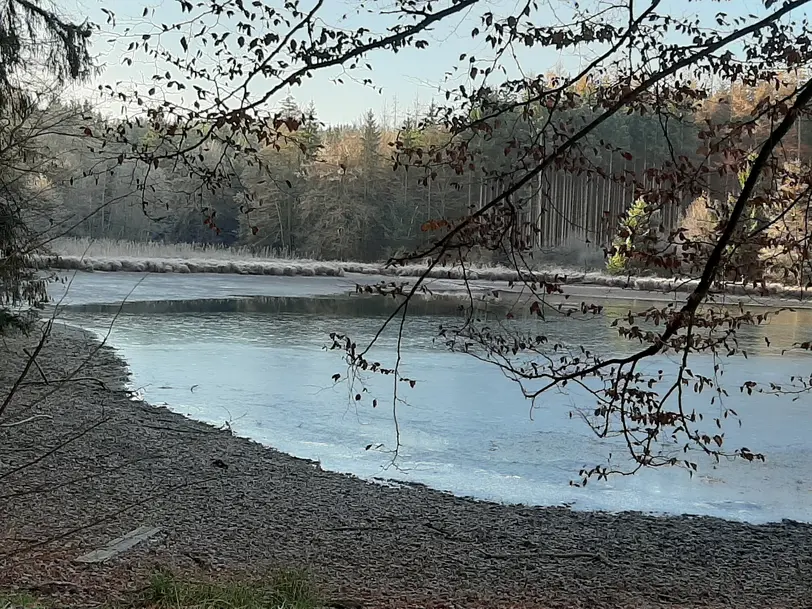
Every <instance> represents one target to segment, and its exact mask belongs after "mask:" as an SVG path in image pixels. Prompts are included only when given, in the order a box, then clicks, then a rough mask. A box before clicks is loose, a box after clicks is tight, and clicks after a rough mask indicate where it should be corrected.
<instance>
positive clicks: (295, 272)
mask: <svg viewBox="0 0 812 609" xmlns="http://www.w3.org/2000/svg"><path fill="white" fill-rule="evenodd" d="M34 262H35V264H36V265H37V267H38V268H43V269H44V268H50V269H56V270H76V271H86V272H94V271H100V272H116V271H124V272H131V273H132V272H134V273H222V274H239V275H280V276H287V277H295V276H303V277H344V276H345V275H347V274H353V273H355V274H360V275H383V276H388V277H404V278H416V277H421V276H423V275H424V274H425V276H426V277H428V278H431V279H451V280H458V281H462V280H463V279H467V280H469V281H494V282H511V281H513V282H518V281H521V280H522V279H523V277H524V278H526V279H529V280H533V281H547V282H557V283H562V284H567V285H591V286H602V287H610V288H622V289H629V290H637V291H643V292H659V293H662V294H667V293H673V292H689V291H691V290H692V289H693V288H694V287H695V286H696V283H697V282H696V281H686V280H684V279H679V280H675V279H669V278H664V277H627V276H614V275H608V274H605V273H600V272H594V271H593V272H583V271H577V270H573V269H563V268H544V269H541V270H536V269H534V270H532V271H530V270H525V271H523V272H522V273H520V272H518V271H516V270H515V269H511V268H507V267H499V266H477V265H466V266H465V267H462V266H459V265H456V266H440V265H438V266H435V267H433V268H431V269H428V268H427V266H426V265H419V264H412V265H405V266H386V265H384V264H374V263H364V262H343V261H317V260H304V259H302V260H286V259H273V258H269V259H261V258H253V259H247V260H228V259H226V260H223V259H218V258H189V259H181V258H157V257H156V258H142V257H130V256H123V257H118V258H113V257H107V256H104V257H83V256H76V255H66V256H59V255H52V256H39V257H37V258H35V260H34ZM725 292H726V293H727V294H731V295H736V296H748V295H751V296H757V297H766V296H769V297H775V298H785V299H792V300H807V299H808V297H809V295H810V289H808V288H805V287H799V286H787V285H783V284H780V283H767V284H765V285H763V286H762V285H759V286H757V287H754V286H752V285H749V286H744V285H742V284H728V285H726V286H725Z"/></svg>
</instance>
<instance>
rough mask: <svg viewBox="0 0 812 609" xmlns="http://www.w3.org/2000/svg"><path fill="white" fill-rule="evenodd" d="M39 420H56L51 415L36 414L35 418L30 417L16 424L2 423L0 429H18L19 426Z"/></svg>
mask: <svg viewBox="0 0 812 609" xmlns="http://www.w3.org/2000/svg"><path fill="white" fill-rule="evenodd" d="M37 419H50V420H51V421H53V420H54V418H53V417H52V416H51V415H49V414H35V415H33V416H30V417H28V418H27V419H23V420H22V421H15V422H14V423H0V428H3V429H7V428H9V427H17V426H18V425H25V424H26V423H30V422H31V421H36V420H37Z"/></svg>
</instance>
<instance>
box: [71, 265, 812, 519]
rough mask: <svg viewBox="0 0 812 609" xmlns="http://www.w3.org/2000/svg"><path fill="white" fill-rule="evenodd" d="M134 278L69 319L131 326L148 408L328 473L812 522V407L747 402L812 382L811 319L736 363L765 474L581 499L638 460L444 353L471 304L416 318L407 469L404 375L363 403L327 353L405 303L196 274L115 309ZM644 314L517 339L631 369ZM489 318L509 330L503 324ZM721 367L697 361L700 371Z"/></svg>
mask: <svg viewBox="0 0 812 609" xmlns="http://www.w3.org/2000/svg"><path fill="white" fill-rule="evenodd" d="M124 275H125V274H121V273H116V274H92V275H90V274H87V275H85V274H80V275H78V276H77V278H76V279H75V280H74V283H73V285H72V286H71V289H70V290H69V292H68V297H67V298H65V299H64V302H65V303H69V304H70V305H71V306H69V307H66V308H65V309H63V311H62V313H61V316H62V318H63V319H65V320H66V321H71V322H73V323H78V324H80V325H82V326H84V327H87V328H90V329H93V330H95V331H97V332H100V333H105V332H107V330H108V328H109V326H110V323H111V320H112V319H113V318H114V317H115V323H114V324H112V331H111V334H110V339H109V340H110V342H111V343H112V344H113V345H114V346H115V347H117V348H118V349H120V351H121V353H122V355H123V356H124V357H125V358H126V360H127V361H128V363H129V365H130V367H131V369H132V373H133V383H134V385H135V386H136V387H140V388H142V389H143V392H144V394H145V397H146V399H148V400H149V401H150V402H152V403H166V404H167V405H168V406H169V407H170V408H171V409H173V410H175V411H177V412H180V413H183V414H186V415H189V416H192V417H194V418H197V419H201V420H204V421H207V422H210V423H214V424H217V425H224V424H228V425H230V426H231V427H232V429H234V431H235V432H237V433H239V434H240V435H245V436H249V437H251V438H254V439H256V440H258V441H260V442H263V443H265V444H268V445H270V446H273V447H275V448H278V449H280V450H283V451H285V452H289V453H291V454H294V455H297V456H301V457H306V458H311V459H317V460H319V461H320V462H321V464H322V467H324V468H325V469H331V470H335V471H341V472H350V473H353V474H356V475H359V476H362V477H366V478H371V477H381V476H382V477H387V478H394V479H402V480H410V481H415V482H423V483H426V484H429V485H430V486H433V487H436V488H440V489H444V490H449V491H452V492H454V493H456V494H459V495H469V496H474V497H478V498H483V499H490V500H496V501H505V502H513V503H524V504H535V505H560V504H572V505H573V507H574V508H576V509H601V510H611V511H617V510H641V511H646V512H655V513H690V514H707V515H715V516H721V517H725V518H732V519H738V520H747V521H752V522H763V521H771V520H780V519H782V518H792V519H796V520H803V521H812V501H810V500H812V475H810V473H809V472H810V471H812V441H810V440H809V438H808V430H809V429H810V428H812V413H811V412H810V405H812V401H811V400H810V397H809V396H806V395H802V396H800V397H799V399H797V400H796V401H791V400H788V399H783V398H776V397H769V396H763V395H761V396H753V397H746V396H743V395H742V394H741V393H740V392H739V389H738V387H739V386H740V385H741V383H743V382H744V381H745V380H747V379H751V378H752V379H754V380H757V381H760V382H769V381H773V382H777V383H783V382H784V381H785V380H786V377H787V376H788V375H791V374H799V375H804V376H809V374H810V371H812V370H811V368H810V363H811V362H812V360H811V359H810V358H809V357H808V356H807V355H806V354H804V353H798V352H792V353H787V354H784V355H783V356H782V355H781V350H782V348H784V347H786V346H789V345H791V344H792V343H793V342H800V341H803V340H809V339H810V338H812V336H810V334H812V332H810V330H809V328H812V315H810V314H809V313H808V312H795V313H787V314H786V315H782V316H779V318H778V319H777V320H776V321H775V322H773V323H772V324H771V325H770V326H769V328H768V329H761V328H759V329H756V330H750V331H748V332H747V333H745V334H746V335H745V337H744V338H743V343H744V344H745V346H747V347H748V350H749V358H748V359H744V358H742V357H737V358H730V359H728V360H726V361H724V363H723V373H724V374H723V378H724V379H725V386H726V387H727V388H728V390H729V391H730V397H729V398H727V402H726V405H727V406H732V407H733V408H735V409H736V410H737V411H738V412H739V414H740V415H741V418H742V421H743V423H742V426H741V428H739V427H738V426H736V425H728V426H726V428H725V432H726V441H727V443H728V444H729V446H731V447H739V446H747V447H748V448H750V449H752V450H757V451H761V452H764V453H766V455H767V461H766V463H746V462H743V461H738V460H737V461H731V462H722V463H720V464H718V465H714V464H713V463H710V462H707V461H703V460H700V471H699V474H698V475H694V476H693V477H691V476H689V475H688V473H687V472H686V471H685V470H684V469H678V468H669V469H658V470H650V471H644V472H640V473H638V474H637V475H635V476H633V477H617V478H612V479H610V480H609V481H608V482H590V484H589V485H588V486H587V487H586V488H584V489H580V488H574V487H571V486H570V485H569V482H570V480H574V479H576V478H577V475H578V471H579V470H580V469H581V468H582V467H585V466H587V467H591V466H594V465H596V464H599V463H605V462H606V459H607V457H608V456H609V455H610V454H611V455H612V458H613V461H614V462H616V463H619V464H622V463H623V459H624V458H625V455H624V453H623V447H622V445H621V444H619V443H618V442H617V441H614V440H598V439H597V438H596V437H595V436H594V435H593V434H592V433H591V432H590V431H589V430H588V428H587V427H586V426H585V425H584V424H583V423H582V422H581V421H579V420H578V419H577V418H575V419H570V417H569V413H570V412H571V411H572V410H573V408H577V407H587V406H590V405H591V404H592V401H591V400H590V398H589V397H588V396H587V395H585V394H584V393H583V392H581V393H579V392H577V391H574V390H573V391H570V392H567V393H562V392H556V393H550V394H547V395H545V396H544V398H543V400H542V401H541V402H540V404H539V408H537V409H536V410H535V411H534V413H533V416H532V418H531V417H530V404H529V402H527V401H526V400H524V399H523V398H522V397H521V395H520V393H519V391H518V388H517V387H516V386H515V385H513V384H512V383H511V382H509V381H508V380H506V379H505V377H504V376H503V375H502V374H501V372H500V371H499V370H498V369H496V368H494V367H493V366H491V365H488V364H485V363H482V362H478V361H476V360H475V359H473V358H471V357H470V356H466V355H463V354H457V353H449V352H448V351H447V349H445V347H444V345H443V344H442V343H441V342H439V341H437V340H436V337H437V330H438V328H439V327H440V326H441V325H449V324H454V323H458V322H459V320H460V317H459V313H458V311H457V307H458V303H457V302H455V301H451V300H444V299H435V300H433V301H431V302H426V303H422V304H420V305H416V306H415V307H414V308H413V310H412V311H411V316H410V317H409V319H408V321H407V326H406V331H405V334H404V336H405V341H404V344H403V349H402V359H403V371H402V372H403V375H404V376H407V377H409V378H413V379H415V380H416V381H417V383H416V385H415V387H414V388H405V387H403V386H401V388H400V390H399V397H400V398H401V400H402V402H399V403H398V404H397V417H398V422H399V429H400V442H401V446H400V449H399V454H398V459H397V460H396V462H395V466H393V465H392V454H391V452H389V451H390V450H391V449H392V448H393V447H394V446H395V444H396V441H395V426H394V422H393V401H392V377H381V376H379V375H372V374H368V375H366V376H365V377H363V378H361V379H358V380H357V381H356V382H355V383H354V384H353V386H352V387H350V386H349V385H348V384H347V383H345V382H340V383H337V384H334V383H333V381H332V378H331V377H332V375H334V374H341V375H342V379H343V378H344V376H345V375H346V373H347V369H346V365H345V364H344V363H343V362H342V359H341V357H340V354H339V353H338V352H336V351H330V350H325V346H326V345H329V343H330V340H329V333H331V332H340V333H345V334H348V335H350V336H352V337H354V338H355V339H356V340H357V341H358V342H359V344H361V343H362V342H363V341H364V340H369V338H371V336H372V335H373V334H374V333H375V332H376V331H377V330H378V329H379V327H380V325H381V323H382V321H383V320H384V319H385V318H386V316H387V315H388V314H389V313H390V312H391V310H392V306H393V304H392V303H391V302H386V301H384V300H382V299H379V298H370V297H358V296H353V297H350V296H348V295H347V294H349V293H350V292H351V291H352V288H353V286H354V283H353V281H352V280H346V279H343V278H307V279H305V278H296V277H294V278H285V277H259V278H257V277H223V276H203V275H197V276H173V277H169V276H149V277H148V278H147V279H146V280H144V281H143V282H142V283H141V284H140V285H139V286H138V288H137V289H136V290H135V291H133V292H132V293H131V294H129V296H128V303H127V304H125V305H124V306H120V305H119V304H116V303H120V302H121V300H122V299H123V298H124V297H125V296H127V295H128V292H129V291H130V290H131V289H132V287H133V285H134V284H135V281H136V279H135V278H134V277H133V276H131V275H130V276H124ZM127 275H129V274H127ZM57 293H58V292H57ZM629 306H635V305H634V303H628V302H627V303H607V311H606V314H605V315H601V316H598V317H596V318H594V319H589V320H584V319H577V320H576V319H573V318H565V317H562V316H549V317H548V319H547V321H540V320H531V319H528V318H526V317H525V318H522V319H517V320H516V323H520V324H524V327H525V328H526V329H528V330H529V331H533V332H539V333H544V334H545V335H548V336H550V337H551V338H553V339H556V340H566V341H568V342H571V343H576V344H584V345H585V346H586V347H587V348H590V349H600V350H601V352H602V353H605V354H607V355H608V354H612V353H623V352H627V351H628V350H629V349H630V348H632V347H633V345H629V344H628V343H627V342H625V341H623V340H622V339H620V338H618V337H617V334H616V332H615V331H614V330H613V329H612V328H610V327H609V320H610V319H611V317H612V316H614V315H621V314H623V312H624V311H626V310H627V309H628V308H629ZM481 314H482V315H484V316H488V315H490V317H489V319H491V320H493V322H494V323H505V322H504V316H503V313H501V312H500V311H499V310H496V309H494V310H492V311H491V312H490V313H488V312H486V311H483V312H481ZM767 332H768V333H769V337H770V340H771V343H770V344H771V346H770V348H768V347H767V346H766V341H764V335H765V333H767ZM395 339H396V335H395V333H394V332H391V331H390V332H387V333H385V334H384V335H383V336H382V337H381V341H380V344H379V347H378V348H377V350H375V351H374V352H373V355H374V358H377V359H379V360H380V361H381V362H382V363H385V364H387V363H388V364H391V363H392V362H394V357H395V345H396V340H395ZM711 364H712V362H710V360H707V359H703V358H696V360H695V361H694V362H692V367H693V368H694V369H695V370H700V369H703V367H704V368H706V369H707V368H709V367H710V366H711ZM646 365H647V366H649V367H650V368H651V369H658V368H660V369H664V370H666V372H669V371H673V370H675V369H676V365H677V364H676V362H675V361H672V360H670V359H668V358H658V359H656V360H652V361H650V362H648V363H647V364H646ZM362 388H363V389H362ZM364 389H365V390H364ZM359 393H360V394H361V397H362V399H361V400H360V401H357V400H356V399H355V396H356V395H357V394H359ZM373 399H377V406H375V407H373V406H372V403H373V402H372V400H373ZM688 399H689V400H691V402H690V405H692V406H696V407H697V408H702V409H703V411H704V412H706V413H707V414H708V416H715V415H718V414H719V413H720V412H721V411H720V406H719V405H718V404H716V405H714V406H712V407H709V406H708V405H707V398H706V397H702V398H701V399H697V397H696V396H693V395H690V396H689V398H688ZM370 446H371V448H369V449H368V447H370Z"/></svg>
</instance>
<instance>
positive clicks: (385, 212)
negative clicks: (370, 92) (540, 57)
mask: <svg viewBox="0 0 812 609" xmlns="http://www.w3.org/2000/svg"><path fill="white" fill-rule="evenodd" d="M591 94H592V92H591V91H590V90H589V88H588V87H586V86H585V85H583V86H581V87H580V89H579V90H578V91H577V95H576V99H578V100H580V102H579V103H577V104H575V105H574V106H572V107H570V108H568V109H566V110H563V111H560V112H558V113H557V114H556V120H557V121H564V122H568V123H570V124H574V125H577V124H580V123H584V122H586V121H588V120H589V119H590V117H591V116H593V114H594V112H596V110H593V105H592V103H591V101H590V95H591ZM759 95H761V92H759V91H756V90H750V89H747V88H745V87H741V88H739V89H733V90H729V91H722V92H719V94H718V95H717V96H715V97H714V99H713V100H706V101H705V102H704V103H702V104H698V105H697V106H696V107H695V109H694V111H693V112H692V113H685V112H684V111H683V112H682V113H681V115H680V116H679V120H673V121H671V122H670V123H666V124H664V122H663V117H662V115H661V114H652V113H639V112H635V113H631V114H622V115H616V116H614V117H612V118H611V119H610V120H608V121H606V122H604V123H603V124H602V125H601V126H600V127H599V128H598V129H597V130H596V131H595V133H594V134H593V136H592V137H591V139H590V141H589V142H588V143H587V144H586V145H584V146H583V147H582V148H580V149H579V150H578V151H577V155H579V162H580V163H581V164H582V165H584V166H586V167H587V169H588V168H592V169H595V168H599V169H600V171H599V172H598V173H596V172H595V171H590V170H581V169H577V168H573V167H571V166H570V167H566V166H563V167H557V168H550V170H549V171H547V172H546V173H544V174H543V175H541V176H538V178H537V179H535V180H534V181H533V182H532V183H530V184H528V185H527V186H526V187H525V188H524V189H523V191H522V193H521V205H519V210H518V211H517V213H521V214H522V215H523V219H524V221H525V223H526V224H527V225H528V226H531V227H535V229H534V230H528V231H527V235H526V238H527V240H528V241H529V243H530V245H531V246H533V247H535V248H538V249H540V250H546V249H549V248H556V247H559V246H562V245H567V244H570V245H571V244H572V243H574V242H575V243H584V244H588V246H590V247H594V248H596V249H597V248H600V247H601V246H604V245H607V244H608V243H610V242H611V241H612V238H613V237H614V235H615V232H616V229H617V225H618V220H619V218H621V217H622V215H623V214H624V213H625V211H626V210H627V209H628V208H629V207H630V206H631V205H632V203H633V202H634V200H635V197H636V192H635V189H636V188H637V189H638V190H639V189H640V188H641V187H646V185H647V184H649V183H650V175H651V170H652V168H655V167H661V166H663V164H666V163H668V162H669V161H670V160H673V159H675V158H677V157H685V158H688V159H691V160H692V161H693V162H696V163H700V164H701V163H705V164H707V165H708V166H712V165H714V164H718V163H721V162H723V161H724V159H723V155H724V153H723V151H722V152H718V153H717V154H716V155H715V156H714V155H707V158H703V155H702V152H701V150H700V148H701V147H702V146H703V145H704V142H703V141H702V139H701V138H700V135H699V134H700V131H701V130H702V129H704V128H705V126H706V125H707V124H708V121H710V122H712V123H717V124H724V123H725V122H729V121H732V120H733V119H734V118H735V117H741V116H743V115H746V113H747V112H748V111H749V109H750V108H752V106H753V104H754V103H755V101H756V100H757V99H758V96H759ZM281 110H282V114H283V115H284V116H290V117H298V118H297V128H296V129H292V130H291V131H290V133H289V134H288V137H283V138H281V139H280V140H277V141H276V142H274V143H268V144H267V145H265V146H264V147H263V146H258V145H257V146H258V148H261V150H260V151H259V154H258V155H256V156H253V155H241V154H238V153H235V152H234V150H233V149H232V148H229V147H228V146H225V145H223V144H222V143H218V141H217V139H216V138H213V139H212V142H213V143H212V144H210V145H207V146H205V147H203V148H201V154H202V155H203V159H204V161H205V163H206V164H207V165H210V166H212V167H214V166H215V165H216V166H218V167H220V168H221V169H222V168H223V167H224V166H225V167H227V169H228V171H227V172H226V173H227V174H228V175H229V177H228V179H225V180H222V179H221V180H219V181H218V182H217V183H216V184H214V185H212V184H209V186H210V187H206V185H205V184H204V181H203V180H201V179H200V178H199V176H195V175H189V173H188V172H186V171H181V170H179V169H178V167H177V166H173V165H172V164H171V163H162V164H161V165H159V166H156V167H152V166H149V167H148V166H145V165H144V164H141V163H137V162H134V161H132V160H125V161H123V162H122V161H121V155H119V154H117V148H116V147H117V146H118V147H120V148H121V150H125V149H126V150H127V152H130V151H132V150H137V147H138V146H144V147H149V146H167V145H169V144H171V142H169V143H167V142H166V141H162V142H156V138H157V137H158V136H157V135H156V133H155V132H153V131H152V130H151V129H150V128H149V126H148V124H146V123H145V124H140V123H135V122H130V123H121V122H113V121H111V120H108V119H105V118H104V117H102V116H100V115H98V114H94V113H93V112H92V109H91V108H90V107H88V106H84V107H80V106H66V105H63V104H61V103H59V102H56V101H54V102H52V103H51V104H50V105H48V107H47V108H44V109H43V108H42V107H38V108H37V109H36V110H32V113H31V115H30V116H29V117H28V118H27V119H26V120H27V124H29V125H32V126H31V129H32V130H33V129H39V130H40V131H39V132H38V139H37V141H38V144H37V146H38V147H39V149H40V154H39V158H40V159H43V158H47V159H48V161H47V162H42V161H39V162H38V164H37V166H36V167H31V168H30V171H27V172H25V181H26V189H28V191H29V192H30V193H31V197H30V201H32V203H31V204H30V205H28V207H27V213H28V216H29V222H30V224H31V225H32V227H33V228H35V229H41V230H43V231H50V232H51V233H55V232H58V233H61V234H67V235H70V236H76V237H90V238H107V239H128V240H145V241H146V240H159V241H166V242H195V243H218V244H223V245H233V244H243V245H256V246H261V247H264V248H268V247H270V248H273V249H275V250H278V251H279V252H280V253H283V254H284V253H295V254H299V255H307V256H314V257H317V258H322V259H354V260H359V261H371V260H380V259H383V258H386V257H388V256H389V255H391V254H393V253H395V252H397V251H403V250H410V249H413V248H415V247H418V246H419V245H420V244H422V243H425V242H427V241H428V239H429V238H431V236H432V235H431V233H427V232H426V231H424V230H422V229H423V228H424V224H425V223H426V222H427V221H428V220H432V219H439V218H454V217H458V216H460V215H463V214H465V213H467V212H468V210H470V209H475V208H477V207H478V206H481V205H482V204H483V203H485V202H487V201H488V200H490V198H491V197H493V196H494V195H495V194H498V193H499V192H500V189H503V188H504V187H505V184H506V181H505V180H506V177H505V176H509V175H510V173H511V172H510V169H511V167H514V166H515V167H516V168H517V170H520V169H521V166H522V164H525V165H526V164H527V163H528V162H529V161H528V159H526V158H522V157H520V156H519V155H517V154H515V153H514V152H511V151H510V150H509V149H512V150H514V151H515V150H516V149H518V148H520V147H521V146H520V145H521V144H522V142H530V141H533V140H534V138H535V139H538V137H539V134H540V133H542V132H543V130H544V128H545V121H546V120H547V119H548V118H549V115H547V114H545V112H543V111H537V112H535V113H530V114H528V113H519V112H513V113H506V114H505V115H504V116H503V117H502V118H501V119H500V121H498V126H497V127H496V128H494V129H491V130H490V131H489V132H487V133H484V132H471V133H462V134H456V135H455V137H454V141H455V142H458V141H459V140H460V139H461V138H467V140H466V141H467V142H468V144H467V147H468V149H469V150H471V151H473V152H472V157H473V158H477V159H478V162H477V163H476V164H475V165H473V164H472V165H471V168H468V169H467V170H466V171H463V172H460V171H458V170H457V169H455V168H454V167H453V166H451V165H450V164H448V163H446V162H443V161H442V160H440V161H438V162H436V163H424V167H415V166H411V167H409V166H408V163H406V164H395V163H393V154H395V153H396V150H398V149H421V150H423V149H425V150H428V149H429V148H431V147H432V146H435V147H440V148H441V147H443V146H444V145H445V144H447V143H448V142H449V141H451V139H452V138H451V136H450V134H449V132H448V131H447V130H446V129H445V128H443V127H442V126H441V125H440V123H441V122H442V121H440V120H439V119H438V117H437V110H436V108H435V107H434V106H431V107H429V108H428V109H427V110H426V111H425V112H423V113H421V114H420V115H416V114H415V115H411V116H409V117H407V118H406V120H405V121H403V123H402V126H401V128H400V129H398V130H397V131H395V130H392V129H384V128H382V126H381V121H380V120H379V118H378V117H376V116H375V115H374V114H373V113H372V112H371V111H370V112H367V113H366V114H364V115H363V116H362V117H360V118H359V121H358V122H357V124H353V125H341V126H329V127H327V126H324V125H322V124H321V123H320V122H319V120H318V112H317V109H316V108H313V107H310V108H305V109H301V108H299V107H298V106H297V105H296V103H295V102H294V101H293V100H292V99H290V98H289V99H286V100H285V101H284V102H283V105H282V108H281ZM33 125H35V126H33ZM208 128H211V129H215V128H216V127H214V126H209V127H208ZM810 131H811V130H810V129H806V126H805V123H803V122H802V123H801V124H800V125H799V127H797V128H796V129H795V130H793V132H792V133H790V135H789V136H788V137H787V141H788V143H787V148H788V149H790V150H793V149H794V150H795V151H796V154H799V155H801V156H802V157H803V158H806V156H807V151H808V150H810V144H812V132H810ZM111 133H112V134H118V136H119V137H118V139H117V140H115V139H112V138H110V137H109V134H111ZM186 137H189V135H188V134H186ZM125 141H126V142H127V143H126V144H124V143H123V142H125ZM395 142H399V144H398V145H393V144H394V143H395ZM607 144H608V145H607ZM793 146H794V147H795V148H793ZM130 156H131V155H129V156H128V159H129V158H130ZM393 167H394V169H393ZM496 174H498V175H499V178H498V179H497V178H494V177H491V176H492V175H496ZM709 175H710V176H713V175H715V174H709ZM736 188H737V183H736V180H735V177H734V178H732V179H731V178H730V177H729V175H726V174H725V175H721V174H720V175H718V176H716V177H709V182H708V189H709V191H711V192H710V193H709V194H710V195H711V196H712V197H713V196H719V197H722V196H723V193H726V192H731V191H733V190H735V189H736ZM690 201H691V198H690V197H687V198H686V199H685V201H684V202H683V203H682V204H680V205H676V206H670V207H668V208H666V209H663V210H662V212H661V217H660V219H661V221H662V222H663V224H664V225H666V226H668V227H673V226H675V225H677V224H678V223H679V222H680V221H681V217H682V214H683V212H684V209H685V208H686V207H687V205H688V204H689V203H690ZM204 219H205V221H204Z"/></svg>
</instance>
